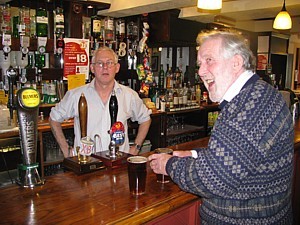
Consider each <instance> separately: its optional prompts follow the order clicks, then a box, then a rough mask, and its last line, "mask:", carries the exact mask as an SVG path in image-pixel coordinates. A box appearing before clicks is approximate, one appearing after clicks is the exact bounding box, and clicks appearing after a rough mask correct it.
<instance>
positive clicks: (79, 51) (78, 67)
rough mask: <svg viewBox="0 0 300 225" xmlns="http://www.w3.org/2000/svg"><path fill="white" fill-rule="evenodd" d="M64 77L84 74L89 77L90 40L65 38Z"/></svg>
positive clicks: (86, 77)
mask: <svg viewBox="0 0 300 225" xmlns="http://www.w3.org/2000/svg"><path fill="white" fill-rule="evenodd" d="M64 41H65V49H64V79H68V76H72V75H79V74H84V75H85V79H88V78H89V40H88V39H77V38H65V39H64Z"/></svg>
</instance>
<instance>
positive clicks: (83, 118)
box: [78, 93, 88, 138]
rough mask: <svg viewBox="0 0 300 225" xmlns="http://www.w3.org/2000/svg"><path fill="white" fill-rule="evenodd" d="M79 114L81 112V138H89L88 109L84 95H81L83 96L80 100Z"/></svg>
mask: <svg viewBox="0 0 300 225" xmlns="http://www.w3.org/2000/svg"><path fill="white" fill-rule="evenodd" d="M78 112H79V122H80V133H81V138H84V137H86V136H87V114H88V108H87V101H86V98H85V96H84V94H83V93H81V96H80V98H79V102H78Z"/></svg>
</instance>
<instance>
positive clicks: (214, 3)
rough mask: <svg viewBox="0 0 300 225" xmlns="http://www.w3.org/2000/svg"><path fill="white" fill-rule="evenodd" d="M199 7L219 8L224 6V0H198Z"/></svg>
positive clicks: (207, 8)
mask: <svg viewBox="0 0 300 225" xmlns="http://www.w3.org/2000/svg"><path fill="white" fill-rule="evenodd" d="M197 7H198V8H199V9H205V10H217V9H221V8H222V0H198V4H197Z"/></svg>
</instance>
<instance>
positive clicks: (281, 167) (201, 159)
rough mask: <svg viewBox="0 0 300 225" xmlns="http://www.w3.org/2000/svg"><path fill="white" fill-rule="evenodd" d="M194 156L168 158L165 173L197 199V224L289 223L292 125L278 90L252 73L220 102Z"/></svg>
mask: <svg viewBox="0 0 300 225" xmlns="http://www.w3.org/2000/svg"><path fill="white" fill-rule="evenodd" d="M196 151H197V153H198V158H197V159H194V158H192V157H185V158H179V157H172V158H171V159H170V160H169V161H168V162H167V166H166V170H167V173H168V174H169V175H170V176H171V178H172V179H173V181H174V182H175V183H177V184H178V185H179V186H180V188H181V189H182V190H184V191H187V192H190V193H193V194H196V195H198V196H200V197H202V205H201V207H200V217H201V224H222V225H223V224H238V225H242V224H251V225H252V224H263V225H267V224H276V225H278V224H292V212H291V185H292V171H293V151H294V127H293V123H292V117H291V113H290V111H289V109H288V107H287V105H286V103H285V101H284V100H283V98H282V96H281V94H280V93H279V92H278V91H277V90H275V89H274V88H273V87H272V86H270V85H269V84H267V83H266V82H264V81H262V80H259V78H258V76H257V75H254V76H253V77H252V78H251V79H250V80H249V81H248V82H247V83H246V84H245V85H244V87H243V88H242V90H241V91H240V93H239V94H238V95H237V96H236V97H234V98H233V99H232V101H230V102H229V103H227V104H226V105H222V108H221V112H220V114H219V117H218V119H217V121H216V123H215V125H214V128H213V131H212V134H211V137H210V141H209V143H208V147H207V148H199V149H196Z"/></svg>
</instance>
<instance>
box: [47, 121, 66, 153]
mask: <svg viewBox="0 0 300 225" xmlns="http://www.w3.org/2000/svg"><path fill="white" fill-rule="evenodd" d="M49 123H50V127H51V130H52V133H53V135H54V137H55V139H56V141H57V143H58V145H59V147H60V149H61V151H62V152H63V154H64V156H65V157H68V156H69V144H68V142H67V140H66V138H65V135H64V133H63V130H62V127H61V123H60V122H56V121H54V120H51V118H49Z"/></svg>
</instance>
